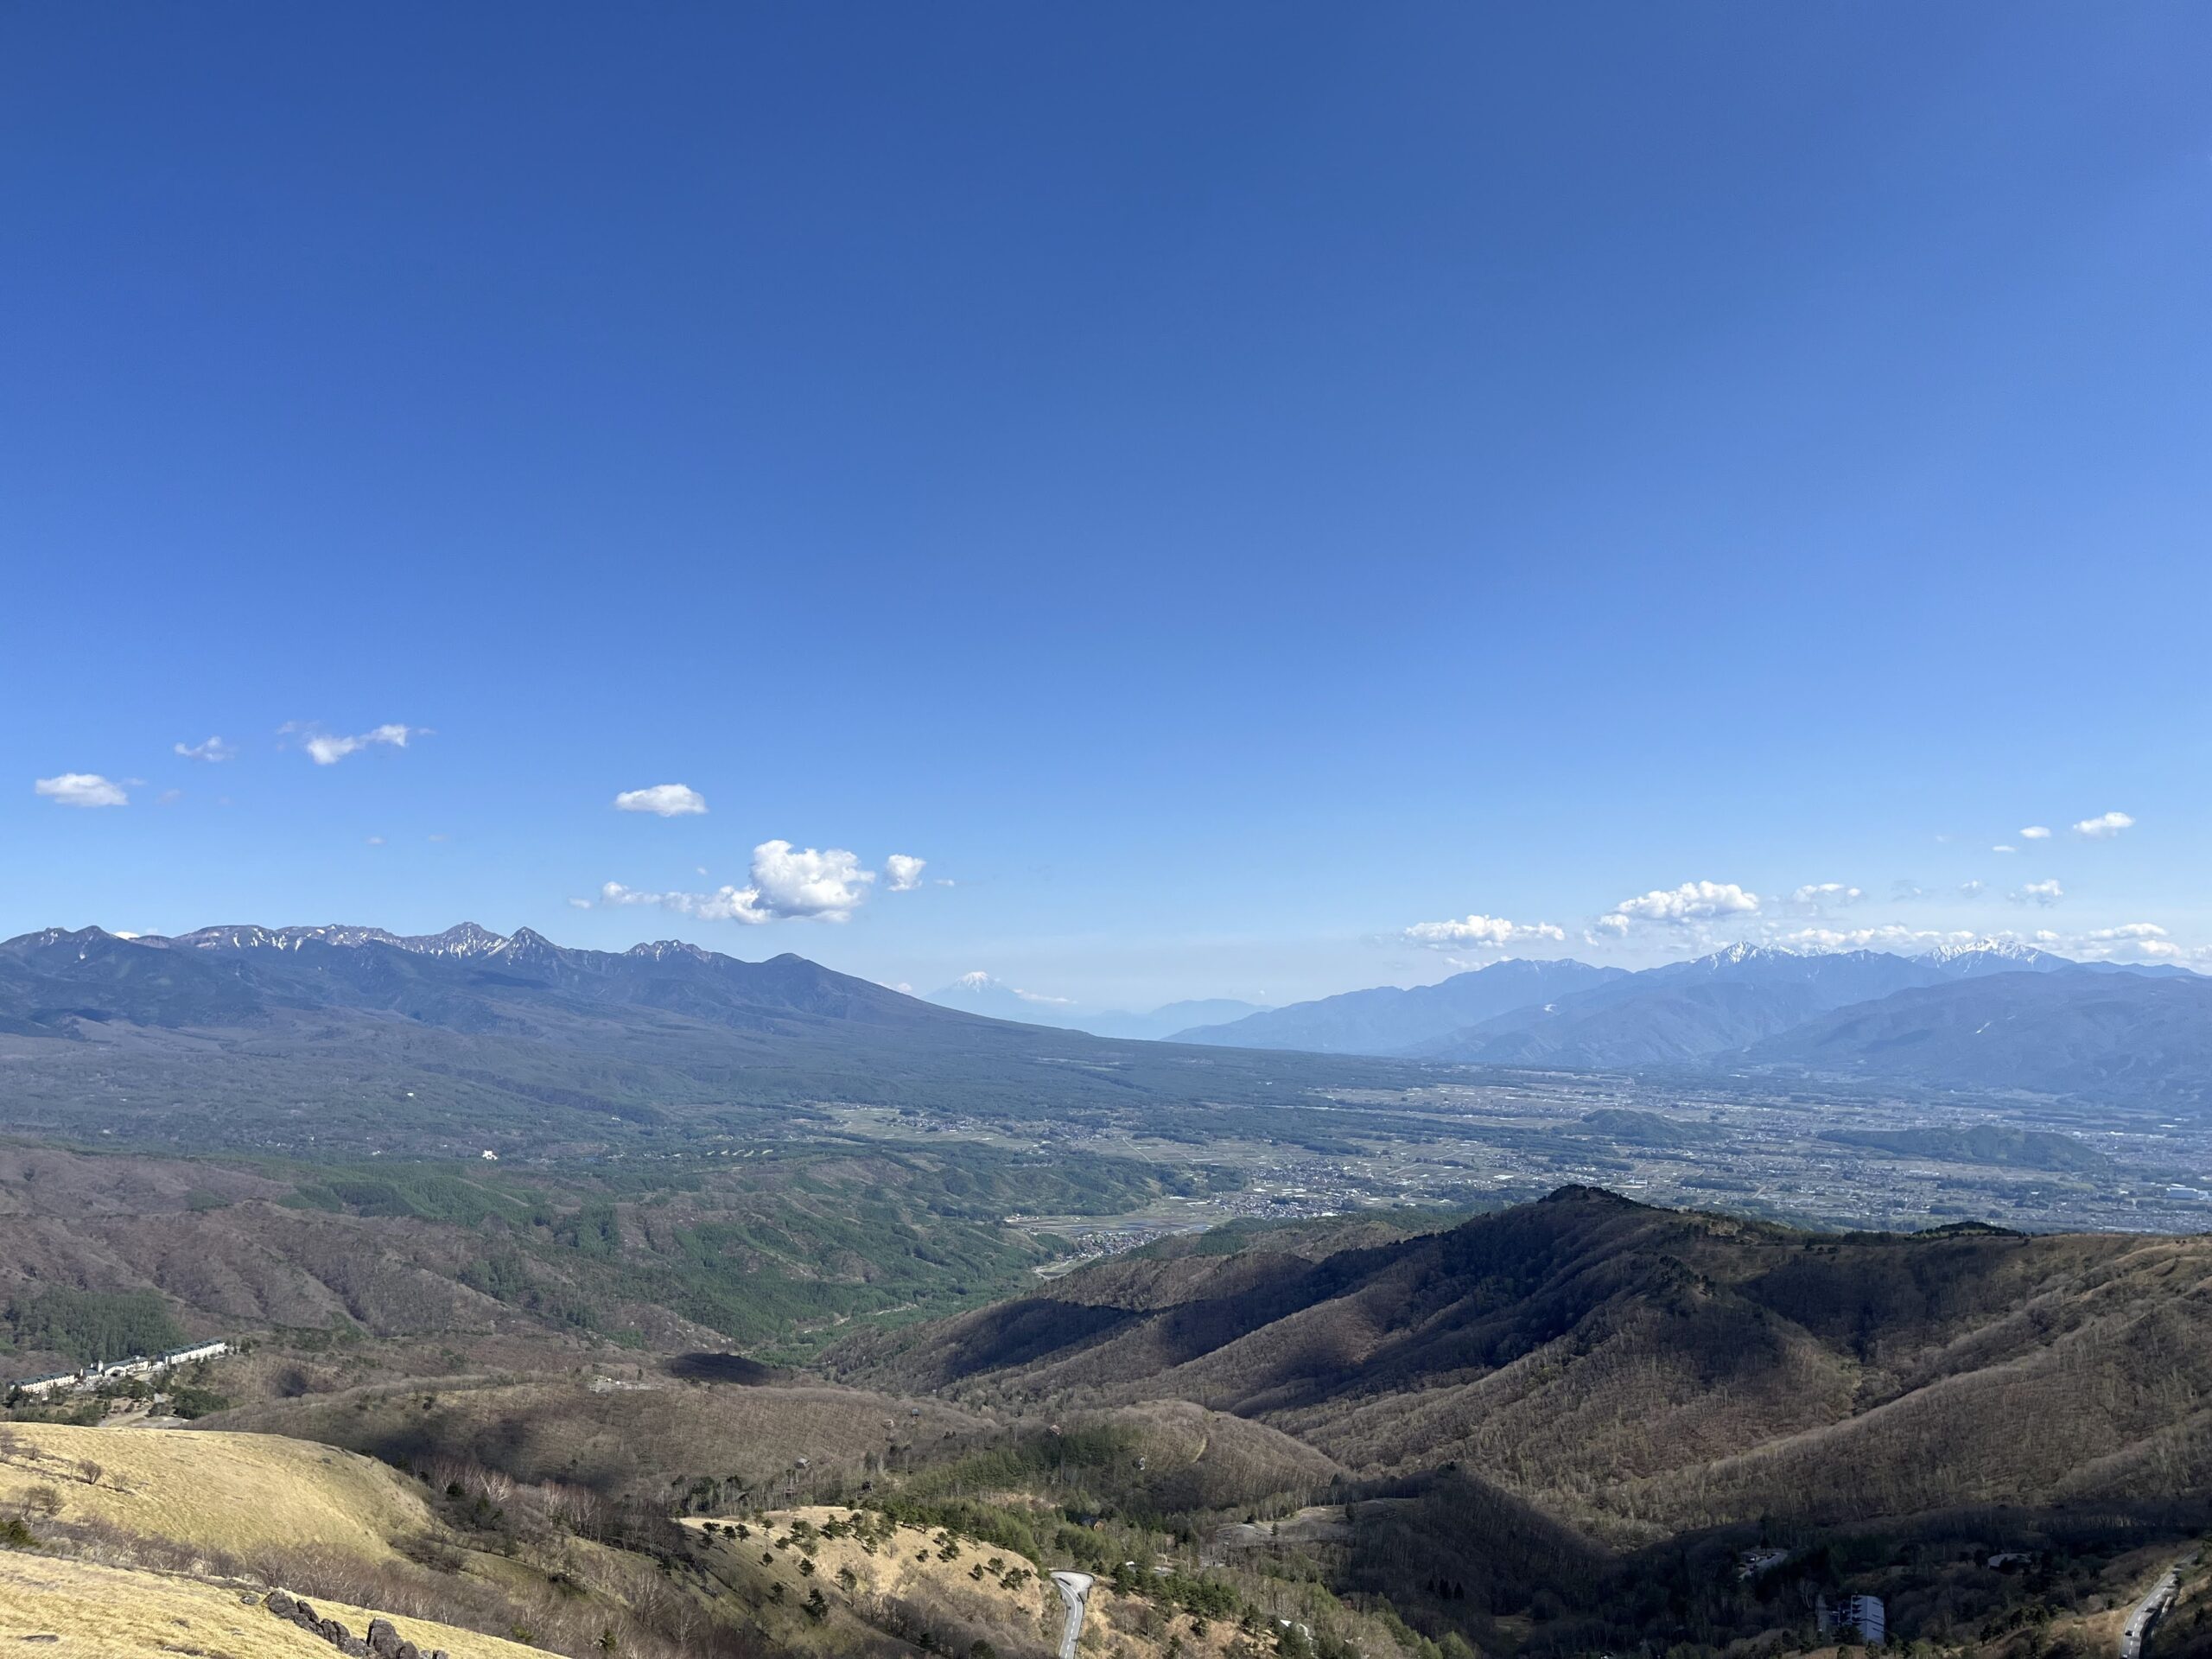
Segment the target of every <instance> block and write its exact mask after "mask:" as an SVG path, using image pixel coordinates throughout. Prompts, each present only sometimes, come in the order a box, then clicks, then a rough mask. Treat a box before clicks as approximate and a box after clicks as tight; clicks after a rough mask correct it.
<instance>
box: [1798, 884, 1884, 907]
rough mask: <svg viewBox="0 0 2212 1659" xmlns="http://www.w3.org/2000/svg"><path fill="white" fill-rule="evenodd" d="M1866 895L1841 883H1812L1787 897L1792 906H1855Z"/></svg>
mask: <svg viewBox="0 0 2212 1659" xmlns="http://www.w3.org/2000/svg"><path fill="white" fill-rule="evenodd" d="M1865 897H1866V894H1865V893H1861V892H1860V891H1859V889H1858V888H1857V887H1849V886H1847V885H1846V884H1845V883H1843V882H1841V881H1812V882H1808V883H1807V884H1806V885H1805V886H1803V887H1800V888H1798V889H1797V891H1796V892H1795V893H1791V894H1790V895H1789V902H1790V903H1792V904H1793V905H1855V904H1857V903H1858V902H1859V900H1860V899H1864V898H1865Z"/></svg>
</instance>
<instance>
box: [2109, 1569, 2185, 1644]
mask: <svg viewBox="0 0 2212 1659" xmlns="http://www.w3.org/2000/svg"><path fill="white" fill-rule="evenodd" d="M2195 1560H2196V1556H2194V1555H2184V1556H2183V1557H2182V1558H2181V1560H2177V1561H2176V1562H2175V1563H2174V1564H2173V1565H2172V1566H2171V1567H2168V1568H2167V1569H2166V1570H2165V1572H2164V1574H2163V1575H2162V1576H2161V1577H2160V1578H2159V1580H2158V1583H2156V1584H2154V1585H2152V1586H2151V1593H2150V1594H2149V1595H2147V1596H2145V1597H2144V1598H2143V1599H2142V1600H2140V1601H2139V1602H2137V1603H2136V1604H2135V1607H2134V1610H2133V1611H2131V1612H2130V1613H2129V1614H2128V1615H2127V1623H2126V1625H2125V1626H2124V1627H2122V1629H2121V1630H2120V1659H2143V1643H2145V1641H2147V1640H2148V1639H2149V1637H2150V1635H2151V1632H2152V1630H2156V1629H2157V1628H2158V1621H2159V1620H2160V1619H2162V1618H2164V1617H2165V1616H2166V1612H2167V1610H2168V1609H2170V1608H2171V1607H2172V1605H2174V1598H2175V1597H2176V1596H2177V1595H2178V1594H2179V1593H2180V1592H2181V1570H2182V1568H2183V1567H2188V1566H2190V1565H2191V1564H2192V1563H2193V1562H2195Z"/></svg>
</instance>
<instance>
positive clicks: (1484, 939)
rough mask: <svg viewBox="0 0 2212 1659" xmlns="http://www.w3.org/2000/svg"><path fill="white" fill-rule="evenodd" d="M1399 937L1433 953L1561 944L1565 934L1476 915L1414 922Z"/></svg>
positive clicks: (1541, 926) (1544, 925)
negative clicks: (1540, 943) (1471, 948)
mask: <svg viewBox="0 0 2212 1659" xmlns="http://www.w3.org/2000/svg"><path fill="white" fill-rule="evenodd" d="M1399 937H1400V938H1402V939H1404V940H1405V942H1406V943H1407V944H1418V945H1422V946H1425V947H1427V949H1429V950H1453V949H1457V948H1459V947H1462V946H1465V945H1475V946H1478V947H1484V948H1488V949H1491V950H1503V949H1505V948H1506V947H1507V946H1508V945H1513V944H1535V943H1536V942H1538V941H1541V940H1549V941H1552V942H1553V943H1555V944H1565V943H1566V941H1567V933H1566V931H1565V930H1564V929H1562V928H1559V927H1555V926H1554V925H1552V924H1551V923H1549V922H1509V921H1507V920H1506V919H1505V918H1504V917H1503V916H1484V915H1480V914H1476V915H1471V916H1463V917H1461V918H1459V919H1458V920H1457V921H1445V922H1415V923H1414V925H1412V926H1411V927H1409V928H1408V929H1406V930H1405V931H1404V932H1403V933H1402V934H1400V935H1399Z"/></svg>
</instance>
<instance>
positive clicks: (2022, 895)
mask: <svg viewBox="0 0 2212 1659" xmlns="http://www.w3.org/2000/svg"><path fill="white" fill-rule="evenodd" d="M2006 896H2007V897H2009V898H2010V899H2012V902H2013V903H2014V904H2016V905H2040V906H2042V907H2043V908H2044V909H2045V910H2048V909H2050V907H2051V906H2053V905H2055V904H2056V903H2058V902H2059V900H2060V899H2063V898H2065V897H2066V889H2065V888H2063V887H2060V886H2059V885H2058V883H2057V882H2056V881H2055V880H2054V881H2031V882H2029V883H2028V884H2027V885H2026V886H2025V887H2022V888H2021V889H2020V890H2019V891H2018V893H2011V894H2008V895H2006Z"/></svg>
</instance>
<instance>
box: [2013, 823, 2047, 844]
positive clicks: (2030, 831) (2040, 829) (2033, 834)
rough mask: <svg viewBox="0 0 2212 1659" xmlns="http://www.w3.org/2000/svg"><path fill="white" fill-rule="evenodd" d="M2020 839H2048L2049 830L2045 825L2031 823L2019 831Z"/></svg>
mask: <svg viewBox="0 0 2212 1659" xmlns="http://www.w3.org/2000/svg"><path fill="white" fill-rule="evenodd" d="M2020 839H2021V840H2022V841H2049V840H2050V828H2049V827H2048V826H2047V825H2044V824H2040V823H2031V824H2030V825H2029V826H2028V827H2027V828H2026V829H2023V830H2021V831H2020Z"/></svg>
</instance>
